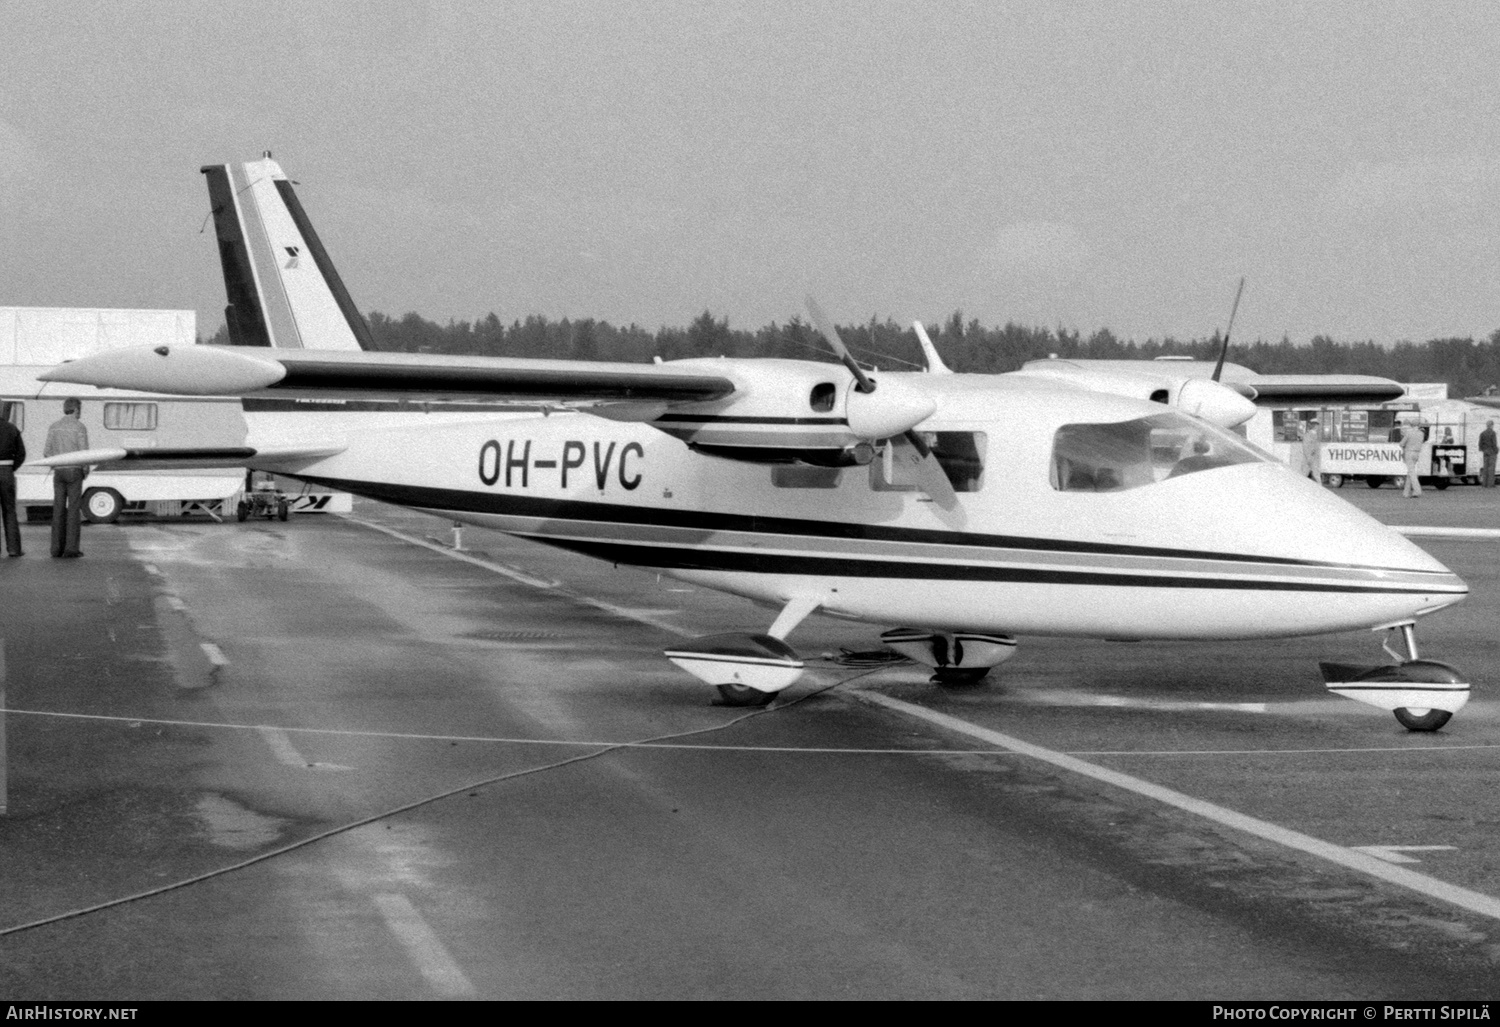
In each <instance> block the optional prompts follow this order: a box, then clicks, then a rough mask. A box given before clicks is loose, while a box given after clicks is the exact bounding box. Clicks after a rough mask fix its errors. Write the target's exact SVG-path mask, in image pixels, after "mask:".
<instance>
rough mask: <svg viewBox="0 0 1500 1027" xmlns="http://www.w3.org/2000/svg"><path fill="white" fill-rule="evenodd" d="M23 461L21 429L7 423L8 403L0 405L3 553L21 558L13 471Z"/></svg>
mask: <svg viewBox="0 0 1500 1027" xmlns="http://www.w3.org/2000/svg"><path fill="white" fill-rule="evenodd" d="M25 462H26V443H25V442H24V441H22V439H21V430H20V429H19V428H17V427H16V426H15V425H14V424H11V423H10V404H9V403H0V522H3V523H4V525H5V551H6V552H7V553H9V554H10V555H11V556H20V555H21V524H20V522H19V521H17V520H16V472H17V471H19V470H20V469H21V465H22V464H24V463H25Z"/></svg>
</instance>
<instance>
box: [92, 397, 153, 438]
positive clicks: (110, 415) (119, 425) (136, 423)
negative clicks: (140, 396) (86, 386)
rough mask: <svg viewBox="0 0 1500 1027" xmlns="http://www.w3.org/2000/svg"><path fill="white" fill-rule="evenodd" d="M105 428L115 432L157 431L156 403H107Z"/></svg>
mask: <svg viewBox="0 0 1500 1027" xmlns="http://www.w3.org/2000/svg"><path fill="white" fill-rule="evenodd" d="M104 427H106V428H110V429H113V430H115V431H155V430H156V404H155V403H106V404H104Z"/></svg>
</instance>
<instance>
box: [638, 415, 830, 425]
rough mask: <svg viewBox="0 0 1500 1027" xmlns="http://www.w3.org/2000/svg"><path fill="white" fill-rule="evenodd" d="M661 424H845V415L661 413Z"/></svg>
mask: <svg viewBox="0 0 1500 1027" xmlns="http://www.w3.org/2000/svg"><path fill="white" fill-rule="evenodd" d="M656 420H657V421H660V422H662V423H663V424H671V423H683V424H823V425H847V424H848V423H849V419H848V418H847V417H729V416H725V415H720V414H662V415H661V416H660V417H658V418H657V419H656Z"/></svg>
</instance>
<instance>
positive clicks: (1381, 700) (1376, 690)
mask: <svg viewBox="0 0 1500 1027" xmlns="http://www.w3.org/2000/svg"><path fill="white" fill-rule="evenodd" d="M1375 630H1376V631H1384V632H1386V635H1387V637H1386V639H1385V641H1383V642H1382V643H1381V648H1382V649H1384V650H1385V651H1386V653H1388V654H1389V655H1390V657H1391V658H1392V659H1393V660H1396V661H1397V662H1396V663H1394V664H1384V665H1383V666H1379V667H1361V666H1356V665H1353V664H1348V663H1320V664H1318V666H1319V668H1321V669H1322V671H1323V682H1324V684H1326V685H1327V686H1328V690H1329V691H1330V692H1333V693H1335V694H1337V695H1342V696H1344V697H1345V698H1346V699H1354V700H1357V701H1359V702H1362V703H1368V704H1370V705H1371V706H1378V707H1379V708H1380V709H1383V710H1390V711H1391V712H1392V713H1394V714H1395V715H1396V719H1397V720H1398V721H1400V722H1401V726H1402V727H1404V728H1406V729H1407V730H1408V731H1436V730H1437V729H1438V728H1440V727H1442V726H1443V725H1444V724H1446V723H1448V721H1449V719H1450V718H1452V716H1453V714H1455V713H1457V712H1458V711H1459V710H1460V709H1462V708H1463V705H1464V703H1466V702H1468V701H1469V682H1468V681H1467V680H1465V679H1464V677H1463V675H1461V674H1459V672H1458V671H1456V670H1454V669H1453V668H1452V667H1450V666H1448V665H1447V664H1446V663H1439V662H1437V661H1436V660H1423V659H1419V658H1418V656H1417V635H1416V622H1415V621H1409V620H1408V621H1398V622H1397V623H1395V624H1383V625H1381V626H1380V627H1377V628H1376V629H1375ZM1392 631H1400V632H1401V638H1402V640H1403V641H1404V642H1405V644H1406V652H1407V656H1406V658H1404V659H1403V658H1402V656H1401V654H1400V653H1398V652H1396V651H1395V650H1394V649H1392V648H1391V646H1390V637H1389V636H1390V632H1392Z"/></svg>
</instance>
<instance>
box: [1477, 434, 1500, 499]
mask: <svg viewBox="0 0 1500 1027" xmlns="http://www.w3.org/2000/svg"><path fill="white" fill-rule="evenodd" d="M1479 452H1481V453H1483V454H1484V487H1485V488H1487V489H1492V488H1494V487H1495V454H1496V453H1500V445H1496V440H1495V422H1494V421H1486V422H1485V423H1484V431H1482V432H1480V433H1479Z"/></svg>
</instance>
